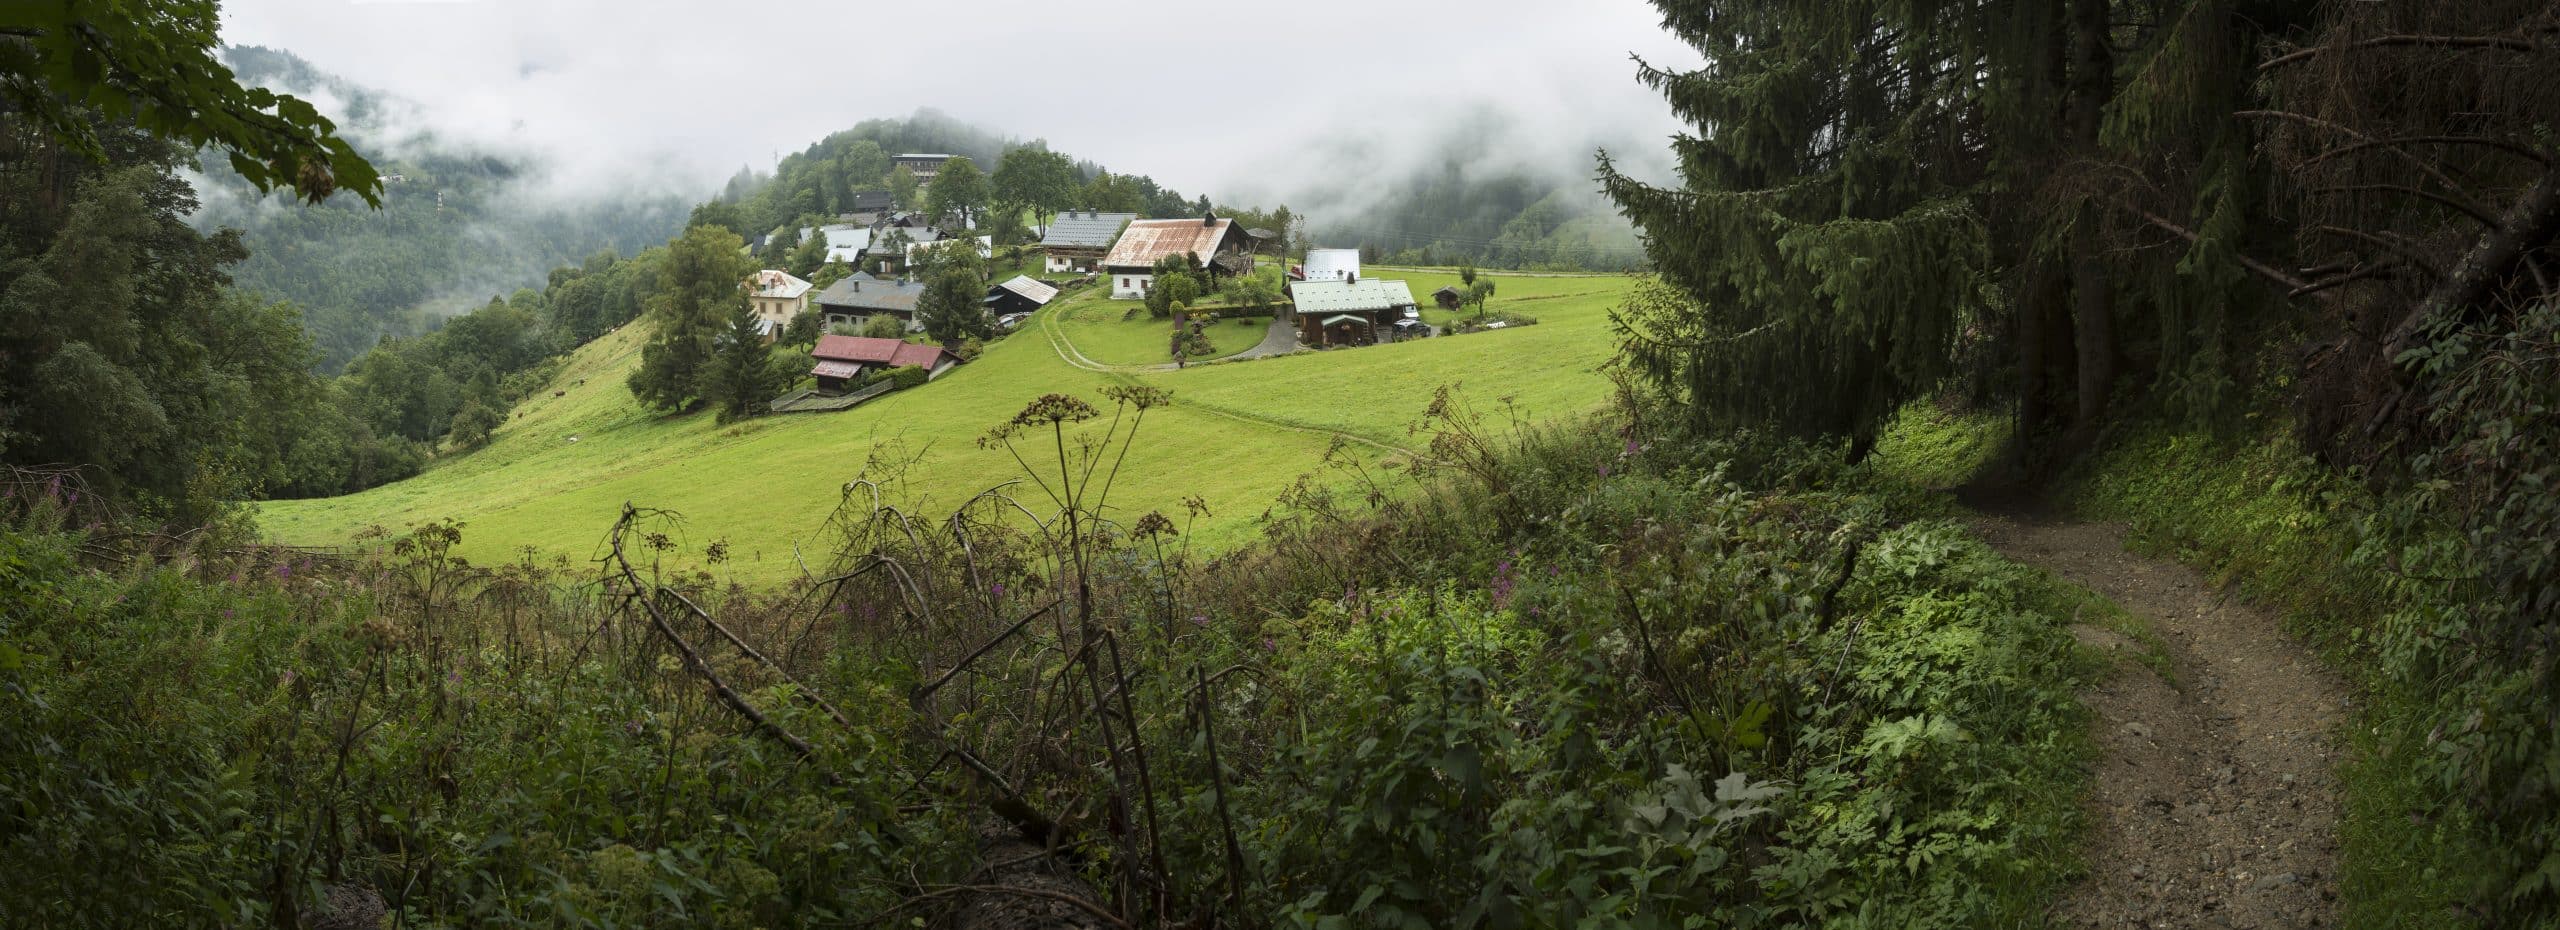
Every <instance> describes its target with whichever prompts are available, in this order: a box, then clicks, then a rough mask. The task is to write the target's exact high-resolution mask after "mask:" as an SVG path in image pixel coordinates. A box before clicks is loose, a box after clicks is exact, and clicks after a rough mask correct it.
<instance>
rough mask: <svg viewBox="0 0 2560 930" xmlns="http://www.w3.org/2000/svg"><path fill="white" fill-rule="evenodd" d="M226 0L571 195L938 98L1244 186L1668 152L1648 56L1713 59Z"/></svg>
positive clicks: (1082, 20) (1355, 33)
mask: <svg viewBox="0 0 2560 930" xmlns="http://www.w3.org/2000/svg"><path fill="white" fill-rule="evenodd" d="M223 16H224V38H225V40H226V41H230V42H234V43H241V44H260V45H268V46H272V47H278V48H283V49H286V50H289V51H291V52H293V53H295V54H297V55H300V56H301V57H303V58H305V59H307V60H309V61H310V62H311V63H312V64H313V65H314V66H315V67H317V68H319V69H320V70H323V71H327V72H332V73H335V74H338V75H341V76H343V77H345V78H346V79H348V80H350V81H352V82H354V83H355V84H358V85H361V86H366V87H378V88H382V89H384V90H386V91H388V92H390V93H392V94H395V95H397V96H399V97H401V98H403V99H405V100H407V101H410V102H412V104H413V105H414V108H415V109H414V111H413V112H406V113H401V114H398V117H399V118H398V119H397V120H396V121H387V122H394V123H396V124H399V125H403V126H407V127H413V128H423V129H424V130H426V131H431V132H433V133H434V134H435V135H436V137H437V138H439V139H440V140H446V141H448V142H457V143H465V144H469V145H475V146H480V147H483V148H485V149H488V150H491V151H498V152H513V153H522V154H526V155H530V156H536V157H538V159H539V161H540V163H542V164H543V165H545V166H546V174H545V176H544V179H543V183H542V184H541V185H537V186H536V187H537V190H538V192H539V194H538V195H540V196H555V197H563V198H574V197H583V196H587V195H592V194H595V193H598V192H614V191H624V190H629V191H670V190H682V191H686V192H689V193H690V195H691V196H695V197H699V196H702V195H705V194H708V193H709V192H710V191H712V190H714V189H716V187H717V186H718V184H719V183H720V182H721V181H722V180H725V179H726V178H727V177H728V176H729V175H731V174H733V173H735V172H736V171H737V170H738V168H740V167H741V166H747V167H754V168H767V167H770V166H771V165H772V164H773V162H774V161H775V160H776V158H777V157H778V156H779V155H781V154H782V153H785V152H789V151H794V150H797V149H799V148H802V147H804V146H806V145H807V144H809V143H810V142H813V141H815V140H817V139H818V138H820V137H822V136H824V135H826V134H827V133H829V132H833V131H836V130H839V129H843V128H846V127H850V126H852V125H854V124H855V123H857V122H860V121H862V120H863V119H867V118H877V117H894V116H903V115H906V114H908V113H912V112H914V111H915V110H917V109H918V108H922V107H930V108H934V109H939V110H942V111H945V112H948V113H950V114H952V115H953V116H955V117H957V118H960V119H963V120H966V121H968V122H972V123H976V124H979V125H983V126H987V127H990V128H993V129H996V130H998V131H1000V132H1004V133H1006V134H1008V135H1013V136H1017V137H1021V138H1045V139H1047V140H1048V141H1049V142H1050V144H1051V145H1052V146H1053V147H1055V148H1058V149H1060V150H1062V151H1067V152H1070V153H1073V154H1075V155H1076V156H1078V157H1080V158H1087V159H1091V160H1094V161H1098V162H1101V163H1103V164H1105V165H1108V166H1110V167H1111V168H1112V169H1113V170H1118V171H1130V172H1135V173H1141V174H1147V175H1150V176H1152V177H1154V178H1156V179H1157V180H1158V181H1160V182H1163V183H1165V184H1167V185H1170V186H1172V187H1175V188H1179V189H1181V190H1183V191H1184V192H1186V193H1207V194H1210V195H1211V196H1212V197H1215V198H1217V199H1221V200H1229V201H1234V202H1244V201H1247V200H1250V199H1252V198H1255V197H1285V196H1291V195H1292V194H1293V193H1295V192H1305V191H1311V190H1317V189H1321V188H1326V187H1338V188H1340V189H1345V190H1356V189H1361V186H1362V185H1363V184H1374V183H1378V182H1379V179H1380V177H1382V176H1392V175H1393V174H1394V173H1395V172H1394V171H1392V170H1387V169H1390V168H1394V167H1397V166H1402V165H1408V164H1414V163H1418V161H1419V160H1422V159H1428V158H1436V157H1439V153H1441V152H1443V151H1446V145H1445V143H1446V142H1447V141H1448V140H1449V139H1451V138H1452V137H1453V134H1457V135H1460V136H1463V134H1467V133H1477V134H1480V135H1481V137H1482V140H1483V142H1482V145H1481V146H1480V148H1481V149H1482V153H1483V155H1484V157H1485V158H1486V159H1488V164H1505V165H1522V166H1530V167H1535V168H1538V169H1542V170H1549V171H1555V172H1559V173H1563V174H1567V175H1580V176H1584V177H1587V176H1588V175H1589V174H1590V168H1591V157H1590V156H1591V148H1592V147H1593V146H1594V145H1597V144H1604V143H1614V142H1615V141H1616V140H1625V141H1626V142H1627V144H1628V145H1630V146H1631V148H1630V149H1628V154H1631V155H1632V154H1638V153H1641V152H1645V151H1650V152H1653V153H1659V152H1661V151H1662V150H1663V148H1664V146H1663V138H1664V137H1666V136H1668V135H1669V134H1670V133H1671V132H1672V131H1673V130H1674V129H1675V128H1676V127H1675V125H1674V124H1673V123H1672V121H1671V118H1670V116H1669V114H1668V111H1667V109H1666V108H1665V107H1664V106H1663V104H1662V102H1661V101H1660V100H1659V98H1657V97H1656V96H1655V95H1654V94H1653V93H1652V92H1651V91H1649V90H1647V89H1645V88H1643V87H1641V86H1639V85H1637V84H1636V83H1635V80H1634V66H1633V64H1632V63H1631V62H1630V61H1629V60H1628V56H1629V55H1630V54H1631V53H1632V54H1641V55H1644V56H1645V57H1647V58H1648V59H1652V60H1657V61H1663V62H1667V63H1681V62H1688V61H1694V60H1695V57H1696V56H1695V54H1694V53H1693V52H1691V51H1689V50H1688V49H1687V48H1685V47H1684V46H1681V45H1680V44H1679V43H1677V42H1676V41H1674V40H1672V39H1671V38H1670V37H1668V36H1666V35H1665V34H1664V33H1663V32H1662V30H1661V29H1660V27H1659V26H1658V25H1657V22H1658V17H1657V16H1656V14H1655V13H1654V11H1653V9H1652V8H1651V7H1650V6H1648V5H1646V4H1643V3H1640V2H1635V0H1599V2H1589V3H1574V4H1557V3H1552V2H1540V0H1489V2H1482V3H1472V4H1447V3H1420V2H1395V0H1304V2H1300V3H1296V4H1292V5H1287V6H1281V7H1272V6H1267V5H1264V6H1255V5H1217V4H1211V5H1201V4H1196V3H1175V2H1164V0H1140V2H1122V3H1113V4H1107V5H1102V6H1099V7H1097V6H1096V5H1090V4H1067V3H1057V2H1054V0H1036V2H1035V0H981V2H978V3H974V4H970V5H968V6H966V7H965V8H962V7H952V6H947V5H933V4H870V3H860V4H848V3H841V2H819V0H785V2H774V3H758V4H735V3H708V2H699V0H633V2H613V3H603V2H591V0H575V2H496V0H491V2H431V3H421V2H374V3H359V4H349V3H347V2H345V0H233V2H230V3H227V4H226V5H225V9H224V14H223ZM325 109H326V107H325V106H324V110H325ZM381 142H382V144H386V145H395V146H396V145H397V144H399V140H398V139H386V140H381ZM1614 150H1615V147H1614V145H1613V151H1614ZM1641 163H1642V162H1641V161H1640V162H1639V164H1641Z"/></svg>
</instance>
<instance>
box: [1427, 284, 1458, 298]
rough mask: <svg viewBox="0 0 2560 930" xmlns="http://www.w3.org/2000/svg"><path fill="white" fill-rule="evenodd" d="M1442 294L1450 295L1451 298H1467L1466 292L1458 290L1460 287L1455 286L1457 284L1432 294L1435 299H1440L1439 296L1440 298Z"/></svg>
mask: <svg viewBox="0 0 2560 930" xmlns="http://www.w3.org/2000/svg"><path fill="white" fill-rule="evenodd" d="M1442 294H1447V295H1449V296H1451V297H1464V296H1466V294H1465V292H1463V291H1460V290H1458V286H1457V285H1455V284H1452V285H1449V286H1447V287H1443V288H1441V289H1439V290H1436V291H1432V292H1431V296H1433V297H1438V296H1440V295H1442Z"/></svg>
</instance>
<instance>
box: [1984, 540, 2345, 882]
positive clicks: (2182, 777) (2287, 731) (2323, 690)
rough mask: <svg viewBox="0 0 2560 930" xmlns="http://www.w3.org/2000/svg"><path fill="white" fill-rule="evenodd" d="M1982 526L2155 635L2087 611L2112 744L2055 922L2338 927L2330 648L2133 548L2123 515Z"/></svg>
mask: <svg viewBox="0 0 2560 930" xmlns="http://www.w3.org/2000/svg"><path fill="white" fill-rule="evenodd" d="M1976 528H1977V530H1978V531H1979V532H1980V533H1981V534H1982V536H1983V538H1984V539H1985V540H1986V541H1988V542H1989V543H1990V544H1991V545H1992V546H1993V547H1994V548H1997V549H1998V550H2000V552H2001V553H2002V554H2004V555H2006V556H2008V557H2009V558H2011V559H2015V560H2017V561H2020V562H2024V563H2027V564H2030V565H2035V566H2038V567H2041V568H2043V569H2045V570H2047V571H2050V572H2052V573H2054V574H2055V575H2058V576H2060V577H2061V578H2063V579H2064V580H2067V581H2070V582H2072V583H2074V584H2077V585H2079V586H2081V587H2084V588H2087V589H2089V590H2091V591H2094V592H2097V593H2098V594H2100V595H2102V596H2104V597H2106V598H2107V599H2109V600H2111V601H2113V602H2115V604H2116V605H2118V606H2119V607H2121V608H2122V609H2123V610H2124V611H2125V612H2126V613H2127V614H2128V615H2130V616H2131V617H2132V618H2133V619H2135V620H2136V621H2138V623H2139V624H2140V626H2141V627H2145V628H2148V630H2149V632H2150V633H2151V634H2154V635H2153V636H2143V637H2139V638H2137V637H2135V636H2127V635H2125V634H2124V633H2122V632H2119V631H2118V630H2114V629H2108V628H2105V627H2102V626H2100V625H2098V624H2097V623H2095V622H2082V623H2079V624H2075V627H2074V630H2073V633H2074V635H2076V636H2078V637H2079V638H2080V639H2081V640H2082V641H2083V642H2085V643H2088V644H2090V645H2092V646H2095V647H2097V648H2100V649H2104V650H2109V651H2111V652H2114V653H2117V654H2118V655H2119V656H2120V658H2119V660H2118V661H2116V662H2115V669H2114V671H2113V672H2112V673H2111V674H2110V675H2109V676H2108V677H2107V678H2106V679H2105V680H2104V681H2103V682H2102V683H2101V684H2099V685H2098V686H2097V687H2096V688H2095V689H2093V691H2092V692H2091V693H2090V694H2089V695H2088V696H2087V700H2088V703H2089V705H2090V707H2091V709H2092V710H2094V711H2096V714H2097V723H2096V724H2095V725H2096V727H2097V730H2098V732H2097V733H2096V737H2097V740H2098V743H2099V746H2100V747H2101V750H2102V755H2101V757H2100V759H2099V761H2098V763H2097V766H2096V770H2095V771H2094V772H2093V773H2092V774H2093V779H2092V780H2093V786H2092V790H2091V793H2090V799H2089V805H2090V809H2089V816H2090V822H2091V830H2090V843H2089V848H2088V863H2089V872H2088V875H2087V876H2086V877H2085V878H2084V879H2083V880H2082V881H2080V882H2079V883H2078V885H2076V886H2075V887H2073V888H2072V889H2070V890H2069V891H2067V892H2065V894H2064V895H2063V898H2062V900H2061V901H2060V902H2059V903H2058V904H2057V905H2056V906H2055V913H2054V918H2055V920H2054V922H2055V924H2056V925H2057V926H2067V927H2111V928H2112V927H2179V928H2235V930H2237V928H2277V927H2288V928H2289V927H2326V926H2332V925H2334V924H2335V922H2336V921H2335V915H2336V912H2337V906H2336V900H2337V850H2338V837H2337V821H2338V779H2337V776H2336V772H2335V769H2336V766H2337V763H2338V761H2339V750H2338V744H2337V742H2336V740H2335V735H2334V731H2335V730H2336V728H2337V726H2338V724H2339V722H2340V721H2341V720H2343V719H2344V718H2345V716H2346V711H2347V706H2346V703H2345V702H2346V695H2347V692H2346V690H2345V688H2344V687H2343V686H2342V685H2341V684H2340V683H2339V682H2338V681H2337V680H2336V679H2335V678H2333V677H2332V676H2330V675H2329V674H2328V673H2327V672H2326V671H2325V670H2324V669H2323V668H2322V667H2321V665H2320V662H2319V660H2318V658H2317V657H2316V656H2315V655H2313V654H2312V652H2311V651H2310V650H2309V649H2307V648H2305V647H2304V646H2303V645H2302V644H2300V643H2298V642H2295V641H2294V640H2293V639H2292V638H2290V637H2288V636H2286V635H2285V633H2284V632H2283V630H2282V629H2281V628H2280V626H2279V624H2278V623H2277V621H2276V618H2275V617H2273V616H2270V615H2268V614H2266V613H2264V612H2262V611H2259V610H2257V609H2254V608H2253V607H2251V606H2250V605H2248V604H2246V603H2242V602H2240V601H2238V600H2237V599H2235V597H2233V596H2232V595H2230V594H2228V593H2226V592H2223V591H2219V590H2217V589H2216V588H2215V587H2214V586H2212V585H2211V584H2209V583H2208V582H2207V581H2206V579H2204V578H2203V577H2202V576H2200V575H2198V574H2196V573H2195V572H2194V571H2193V570H2190V569H2188V568H2186V567H2185V566H2182V565H2178V564H2175V563H2170V562H2159V561H2154V560H2150V559H2145V558H2142V557H2139V556H2136V555H2133V554H2131V553H2128V552H2126V551H2125V549H2124V545H2123V535H2122V531H2121V529H2120V528H2118V527H2115V526H2111V525H2107V524H2097V523H2079V522H2064V521H2057V520H2052V519H2048V518H2046V517H2043V516H2041V515H2037V514H2033V513H2012V512H1999V513H1994V514H1987V515H1985V516H1983V517H1982V518H1981V519H1979V520H1978V521H1977V523H1976ZM2146 640H2148V641H2146ZM2148 652H2156V653H2157V655H2153V656H2145V655H2143V654H2144V653H2148Z"/></svg>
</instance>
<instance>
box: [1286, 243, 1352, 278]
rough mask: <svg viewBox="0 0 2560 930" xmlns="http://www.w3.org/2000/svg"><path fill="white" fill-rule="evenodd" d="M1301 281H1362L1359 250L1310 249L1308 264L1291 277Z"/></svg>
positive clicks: (1299, 267)
mask: <svg viewBox="0 0 2560 930" xmlns="http://www.w3.org/2000/svg"><path fill="white" fill-rule="evenodd" d="M1291 277H1294V278H1297V279H1298V280H1300V281H1357V280H1360V250H1359V249H1308V250H1307V261H1306V264H1303V265H1300V266H1298V273H1297V274H1295V275H1291Z"/></svg>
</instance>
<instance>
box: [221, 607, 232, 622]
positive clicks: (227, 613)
mask: <svg viewBox="0 0 2560 930" xmlns="http://www.w3.org/2000/svg"><path fill="white" fill-rule="evenodd" d="M222 619H225V620H229V619H231V608H228V607H225V608H223V609H222Z"/></svg>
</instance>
